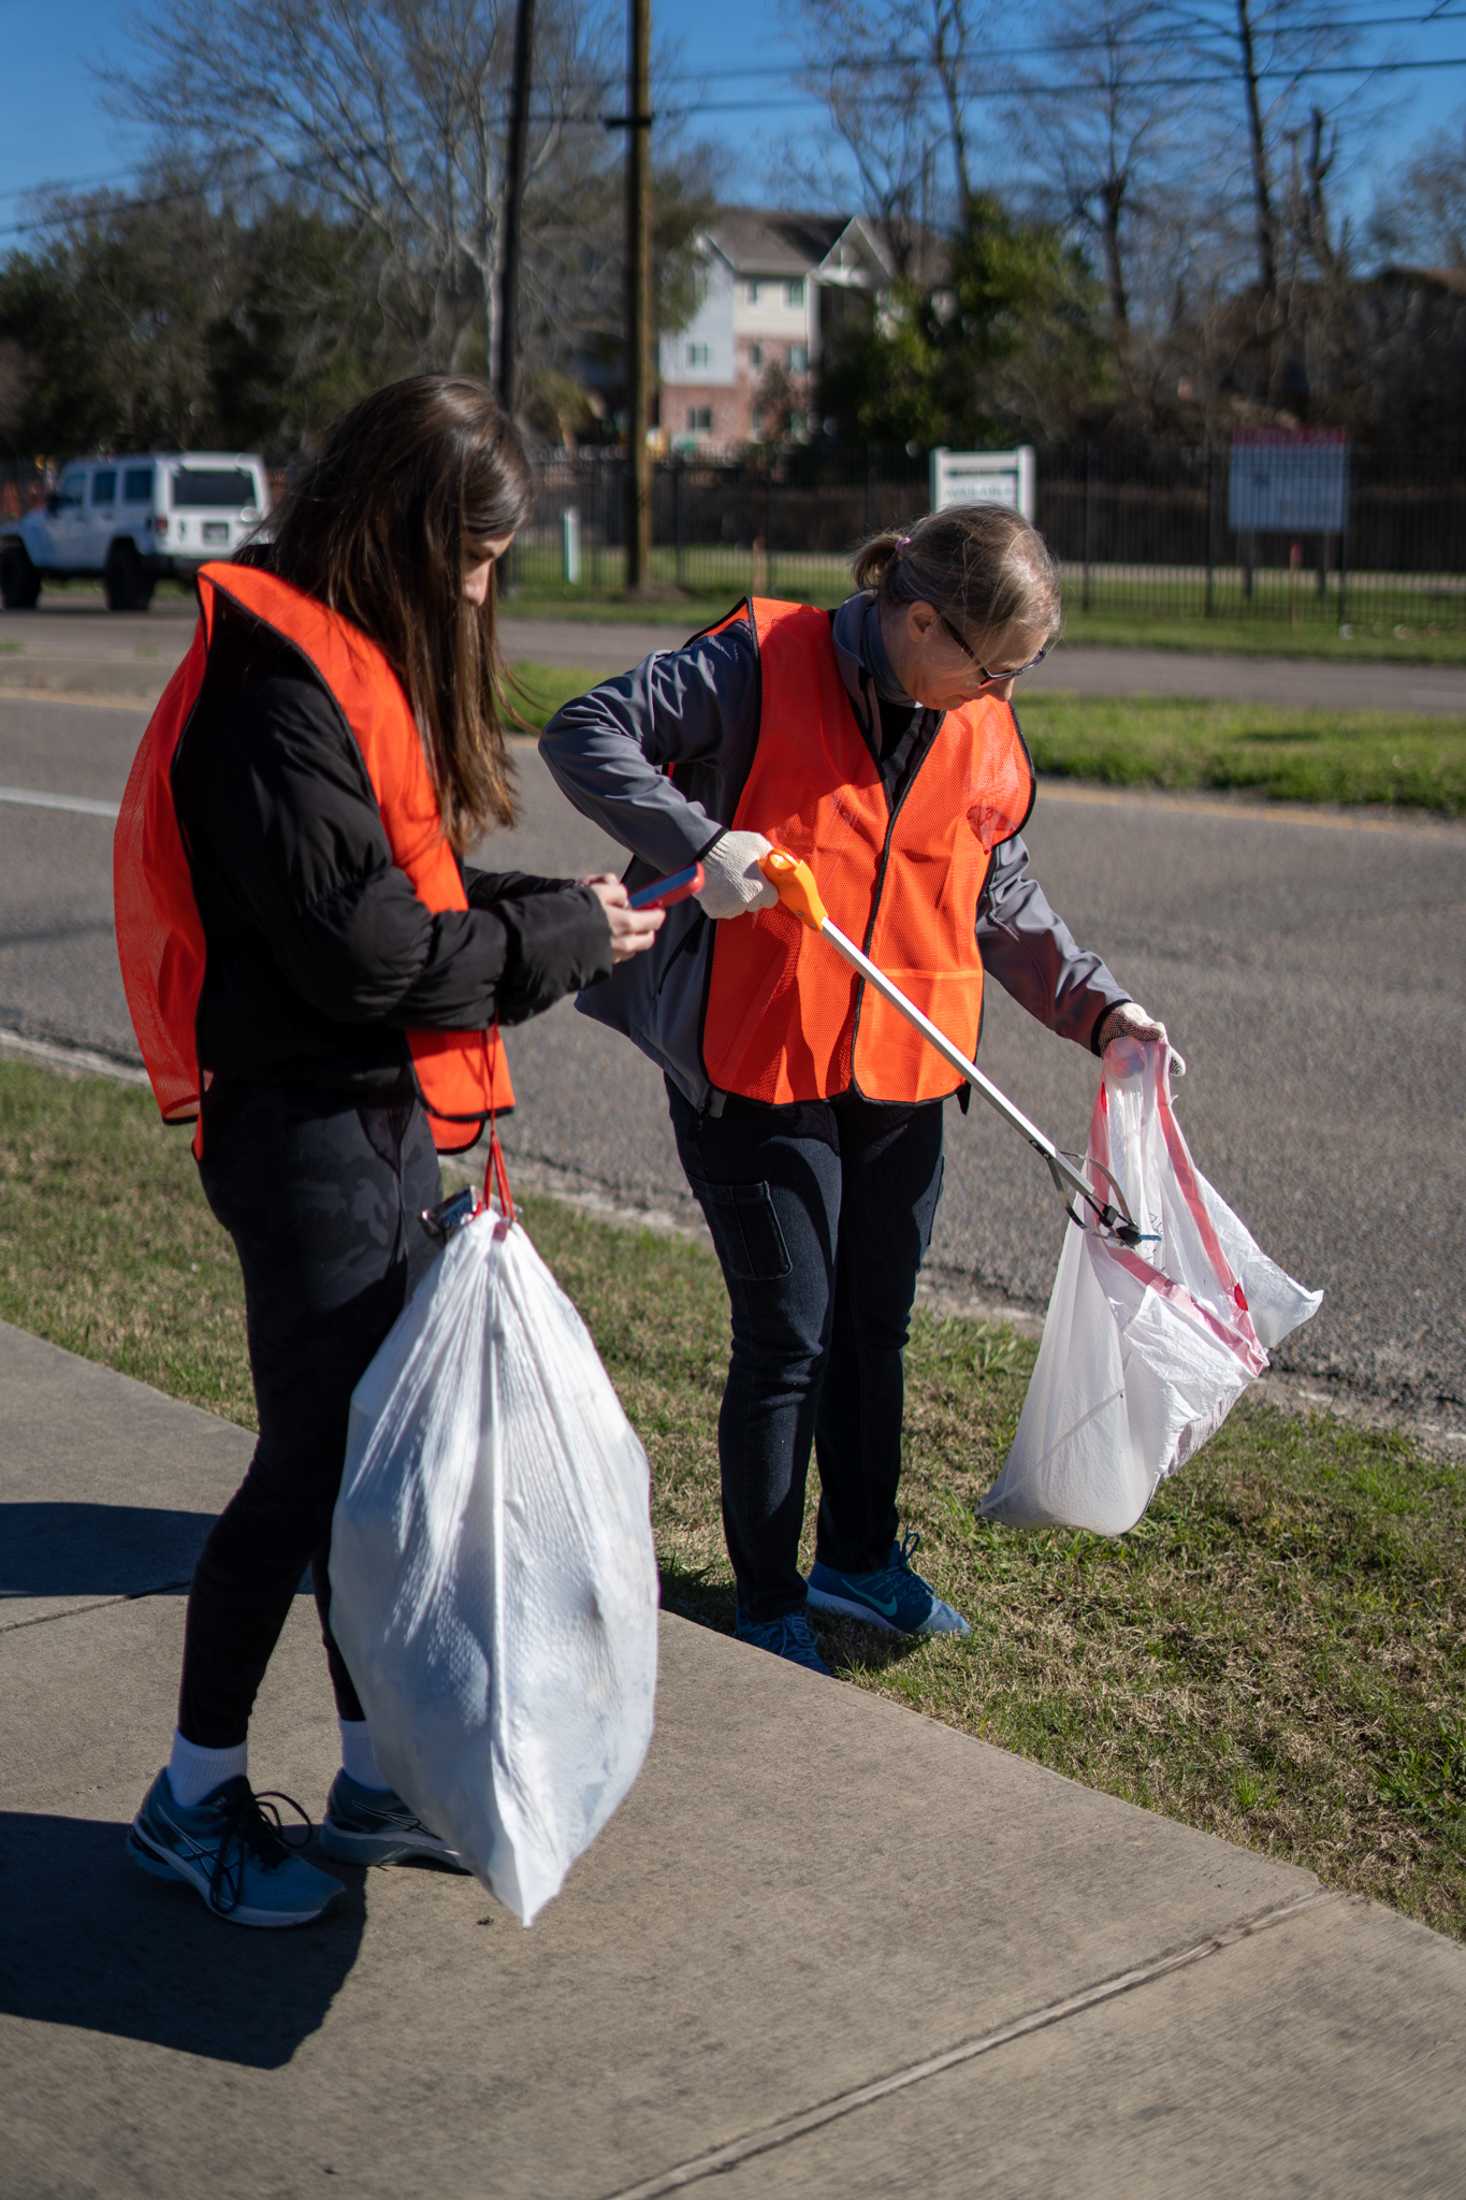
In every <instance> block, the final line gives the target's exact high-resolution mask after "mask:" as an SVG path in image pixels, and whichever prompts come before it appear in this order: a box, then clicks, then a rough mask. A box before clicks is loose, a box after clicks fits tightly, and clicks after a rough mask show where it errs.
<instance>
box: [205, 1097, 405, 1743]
mask: <svg viewBox="0 0 1466 2200" xmlns="http://www.w3.org/2000/svg"><path fill="white" fill-rule="evenodd" d="M199 1173H200V1176H201V1177H202V1179H203V1186H204V1192H205V1195H206V1197H207V1199H208V1202H209V1205H210V1207H211V1208H212V1209H213V1211H214V1214H215V1215H216V1217H217V1218H218V1220H219V1221H220V1222H221V1223H222V1224H223V1225H224V1228H225V1229H226V1230H227V1231H228V1232H229V1234H230V1236H231V1237H232V1238H233V1240H234V1246H235V1250H236V1252H237V1253H238V1255H239V1264H240V1267H241V1268H242V1269H243V1271H244V1298H245V1313H246V1319H247V1322H248V1328H249V1360H250V1371H251V1373H252V1375H253V1377H254V1391H255V1402H256V1405H257V1407H258V1409H259V1423H260V1437H259V1443H258V1446H257V1447H256V1450H255V1455H254V1458H253V1459H252V1461H251V1462H250V1467H249V1472H248V1473H247V1474H246V1476H245V1478H244V1481H243V1482H242V1483H241V1484H240V1487H239V1489H238V1490H237V1491H236V1492H235V1494H234V1496H233V1498H231V1500H230V1502H229V1504H228V1506H227V1507H226V1508H225V1510H224V1512H223V1513H221V1515H220V1516H219V1519H218V1520H217V1521H216V1522H215V1523H214V1527H213V1529H212V1531H211V1533H210V1535H209V1539H208V1541H207V1543H206V1544H205V1545H204V1549H203V1552H202V1555H201V1556H200V1559H199V1563H198V1567H197V1570H196V1572H195V1574H194V1579H193V1588H192V1591H191V1593H190V1595H189V1600H188V1623H187V1629H186V1633H185V1640H184V1654H183V1681H182V1686H181V1689H180V1692H179V1706H178V1726H179V1731H180V1733H182V1734H183V1736H184V1738H185V1739H186V1740H188V1741H190V1742H194V1743H196V1744H197V1745H198V1746H199V1747H200V1748H204V1749H228V1748H231V1747H233V1746H234V1745H236V1744H238V1743H240V1742H242V1741H243V1740H244V1739H245V1736H246V1733H247V1731H248V1727H249V1717H250V1712H251V1711H252V1709H253V1707H254V1700H255V1697H256V1695H257V1693H258V1691H259V1685H260V1682H261V1680H262V1679H263V1677H264V1672H265V1667H266V1666H267V1665H268V1664H269V1661H270V1657H271V1654H272V1652H273V1651H274V1648H275V1644H276V1642H277V1641H278V1640H279V1636H280V1630H281V1628H282V1627H283V1626H284V1624H285V1619H286V1615H287V1613H288V1612H289V1610H290V1605H291V1600H292V1599H293V1597H294V1595H295V1592H296V1589H297V1586H298V1584H299V1582H300V1579H301V1576H302V1574H303V1573H304V1572H305V1570H306V1568H307V1566H309V1568H310V1569H311V1574H312V1578H313V1580H314V1584H315V1592H316V1603H317V1606H318V1607H319V1610H320V1615H321V1633H322V1636H323V1638H324V1641H325V1645H326V1657H327V1661H328V1663H329V1666H330V1671H331V1682H332V1686H333V1688H334V1690H335V1694H336V1706H337V1710H338V1712H339V1713H340V1716H341V1717H342V1718H343V1719H359V1718H361V1716H362V1709H361V1704H360V1701H359V1699H358V1697H357V1694H356V1690H355V1689H354V1688H353V1686H352V1683H351V1676H350V1675H349V1674H348V1672H347V1670H346V1667H345V1664H344V1663H343V1661H342V1658H341V1653H340V1651H339V1650H338V1649H337V1647H336V1644H335V1642H334V1641H333V1639H332V1636H331V1630H330V1626H329V1623H328V1612H329V1607H330V1584H329V1577H328V1573H327V1559H328V1556H329V1552H330V1541H331V1515H332V1513H333V1511H334V1509H335V1504H336V1496H337V1492H338V1490H339V1489H340V1485H341V1473H342V1467H343V1465H344V1461H345V1452H346V1425H347V1416H348V1411H349V1408H350V1404H351V1393H352V1391H353V1390H354V1389H355V1387H356V1384H357V1382H358V1380H359V1378H360V1377H361V1375H362V1374H363V1372H364V1371H365V1369H366V1367H367V1365H368V1363H369V1361H370V1360H371V1359H372V1357H373V1355H374V1354H375V1352H376V1350H377V1347H378V1346H379V1345H380V1344H381V1342H382V1340H383V1338H384V1337H385V1336H386V1334H387V1332H388V1330H389V1329H390V1328H391V1327H392V1324H393V1322H394V1321H395V1320H396V1319H397V1316H398V1314H399V1313H400V1312H401V1311H402V1308H403V1306H404V1305H405V1303H406V1301H407V1298H408V1295H409V1293H410V1292H411V1290H412V1288H413V1286H414V1285H415V1284H416V1282H417V1281H418V1279H419V1277H420V1276H421V1275H422V1273H423V1271H424V1269H425V1268H426V1267H427V1265H428V1263H429V1261H430V1259H431V1257H432V1250H433V1248H432V1244H431V1241H430V1240H429V1238H428V1236H427V1234H426V1233H425V1231H423V1230H422V1229H421V1228H420V1226H419V1224H418V1220H417V1217H418V1215H419V1214H420V1213H421V1211H422V1209H423V1208H424V1207H430V1206H432V1205H433V1204H434V1203H435V1202H436V1201H437V1200H438V1198H439V1197H440V1196H441V1185H440V1182H439V1176H438V1158H437V1155H436V1153H435V1152H434V1150H433V1145H432V1140H431V1137H430V1135H429V1133H428V1128H427V1124H426V1122H425V1120H424V1117H423V1114H422V1110H421V1109H420V1108H419V1107H418V1106H417V1105H416V1104H415V1103H413V1102H408V1103H406V1104H402V1105H395V1106H386V1107H383V1106H371V1105H361V1106H343V1105H342V1103H341V1101H340V1100H339V1098H337V1097H335V1096H332V1095H323V1094H319V1093H312V1092H310V1091H307V1090H301V1089H296V1088H287V1087H280V1086H238V1087H233V1088H229V1089H225V1090H216V1091H215V1092H213V1093H211V1094H210V1095H209V1097H208V1100H207V1101H206V1103H205V1109H204V1157H203V1160H202V1162H201V1164H200V1169H199Z"/></svg>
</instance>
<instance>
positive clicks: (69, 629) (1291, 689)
mask: <svg viewBox="0 0 1466 2200" xmlns="http://www.w3.org/2000/svg"><path fill="white" fill-rule="evenodd" d="M192 617H193V605H192V602H191V600H185V599H184V598H183V597H182V596H173V595H168V596H159V597H158V598H157V599H156V600H155V602H154V604H153V607H152V609H151V610H150V611H148V612H145V613H135V612H126V613H117V614H114V613H111V612H108V611H107V610H106V609H105V608H104V607H103V604H102V599H101V596H100V594H99V593H93V592H90V591H87V590H83V589H81V588H75V589H68V590H67V592H66V594H65V595H58V596H57V597H55V598H54V600H52V601H50V602H44V601H43V602H42V604H41V605H40V607H39V608H38V609H37V610H35V611H6V612H0V645H13V646H10V647H4V646H0V686H3V687H9V688H12V689H15V688H30V689H43V690H54V691H56V692H58V693H72V694H78V693H79V694H113V695H116V694H123V695H126V696H129V697H136V698H137V699H138V700H140V701H141V700H144V699H151V698H152V697H153V696H155V695H156V693H157V691H158V689H159V688H160V687H161V686H162V684H163V682H164V680H165V679H166V678H167V676H168V674H169V672H171V670H172V669H173V666H174V665H175V664H176V663H177V661H178V659H179V657H180V656H181V655H182V654H183V650H184V647H185V646H186V630H187V627H188V623H189V621H190V620H191V619H192ZM678 638H679V633H678V629H677V628H676V627H675V626H665V625H662V626H653V625H646V626H641V625H632V624H630V623H623V624H611V623H607V624H605V625H596V624H593V623H592V622H590V621H588V620H580V619H515V618H512V617H511V618H508V619H506V620H505V622H504V627H503V641H504V647H505V650H506V652H507V653H508V655H509V656H510V657H511V658H512V657H524V658H528V659H530V660H531V661H533V662H535V663H538V664H548V665H580V666H583V667H584V668H585V669H586V670H587V671H590V672H595V673H598V674H601V675H604V674H606V673H609V672H620V671H623V670H624V669H625V668H626V667H627V666H628V665H633V664H635V663H637V661H638V660H639V659H640V658H642V657H644V656H645V655H646V654H647V653H648V652H649V651H650V650H653V649H667V648H669V647H671V646H672V645H673V644H674V643H675V642H676V641H677V639H678ZM1044 688H1048V689H1049V690H1050V691H1052V692H1058V691H1060V690H1062V691H1064V692H1066V693H1073V694H1079V695H1181V696H1207V697H1215V698H1218V699H1222V700H1229V701H1235V702H1255V703H1272V704H1282V705H1289V706H1293V705H1298V704H1309V703H1313V704H1322V705H1324V706H1326V707H1328V708H1330V709H1333V710H1409V711H1422V712H1425V713H1428V714H1430V715H1432V716H1442V715H1445V716H1463V715H1466V665H1369V664H1337V663H1330V662H1328V661H1326V660H1324V659H1310V658H1291V657H1227V656H1215V657H1211V656H1204V655H1201V654H1193V653H1191V652H1189V651H1182V650H1167V649H1095V648H1080V647H1077V646H1073V645H1071V644H1069V643H1067V642H1066V643H1064V644H1063V645H1062V646H1061V647H1060V648H1059V649H1057V650H1055V652H1054V653H1053V655H1052V656H1051V657H1050V658H1049V660H1048V661H1047V663H1045V664H1044V665H1042V666H1041V667H1040V668H1039V670H1038V671H1037V672H1035V673H1033V674H1032V675H1031V676H1030V679H1029V682H1028V683H1027V691H1028V692H1032V693H1038V692H1040V691H1041V690H1042V689H1044Z"/></svg>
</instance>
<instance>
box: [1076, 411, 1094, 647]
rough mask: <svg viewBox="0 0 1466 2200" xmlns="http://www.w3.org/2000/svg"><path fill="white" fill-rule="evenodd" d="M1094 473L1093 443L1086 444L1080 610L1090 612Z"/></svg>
mask: <svg viewBox="0 0 1466 2200" xmlns="http://www.w3.org/2000/svg"><path fill="white" fill-rule="evenodd" d="M1093 472H1094V445H1093V444H1092V443H1086V444H1085V446H1084V577H1083V579H1082V580H1081V582H1080V584H1079V604H1080V609H1081V610H1083V611H1088V610H1090V609H1092V607H1093V604H1094V591H1093V589H1092V588H1091V586H1090V579H1089V552H1090V535H1089V514H1090V493H1091V480H1090V477H1091V475H1092V474H1093Z"/></svg>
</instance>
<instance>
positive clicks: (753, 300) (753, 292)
mask: <svg viewBox="0 0 1466 2200" xmlns="http://www.w3.org/2000/svg"><path fill="white" fill-rule="evenodd" d="M747 297H748V302H749V304H750V305H751V306H756V305H757V304H758V284H757V283H756V282H751V283H750V284H749V286H748V291H747Z"/></svg>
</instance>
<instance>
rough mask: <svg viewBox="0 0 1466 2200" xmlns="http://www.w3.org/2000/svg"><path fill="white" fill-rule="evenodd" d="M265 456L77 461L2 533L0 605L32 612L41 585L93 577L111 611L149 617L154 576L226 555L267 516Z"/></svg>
mask: <svg viewBox="0 0 1466 2200" xmlns="http://www.w3.org/2000/svg"><path fill="white" fill-rule="evenodd" d="M267 502H268V492H267V489H266V485H265V467H264V461H263V459H260V458H257V457H255V456H254V455H253V454H252V453H250V452H239V451H158V452H154V453H152V454H151V455H149V456H142V455H139V456H138V457H136V458H83V459H75V460H73V462H72V463H71V465H69V466H67V467H65V468H63V470H62V474H61V479H60V480H59V482H58V483H57V484H56V488H55V490H54V491H53V493H52V494H51V495H50V496H49V497H48V498H47V499H46V502H45V505H44V507H43V508H42V509H41V510H40V511H38V512H27V513H26V515H25V517H24V518H23V519H22V520H20V521H19V522H18V523H17V524H14V525H12V526H10V527H9V528H7V529H6V530H5V532H4V533H3V534H0V602H3V603H4V605H5V608H6V610H7V611H29V610H30V609H31V608H32V607H33V605H34V604H35V602H36V600H37V598H38V597H39V595H40V593H41V586H42V583H43V582H44V581H45V580H46V579H47V578H50V579H53V580H75V579H79V578H86V579H95V578H96V577H97V576H98V575H100V576H101V579H102V581H103V583H104V585H105V587H106V591H107V608H108V609H109V610H110V611H146V610H147V608H148V605H149V604H150V603H151V601H152V597H153V589H154V587H155V586H156V584H157V582H158V580H159V578H160V576H162V575H164V574H169V575H172V576H173V577H175V578H178V579H184V580H187V579H190V578H191V577H192V576H193V574H194V573H195V572H196V571H197V569H198V567H199V566H200V565H202V564H203V562H204V560H205V559H206V558H229V557H232V556H233V555H234V552H235V551H236V550H237V549H238V548H239V545H240V544H241V543H242V542H243V541H244V540H245V538H246V537H247V536H249V535H251V534H253V533H254V531H255V529H256V528H257V527H258V526H259V523H260V521H261V520H262V519H263V518H264V516H265V510H266V506H267Z"/></svg>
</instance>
